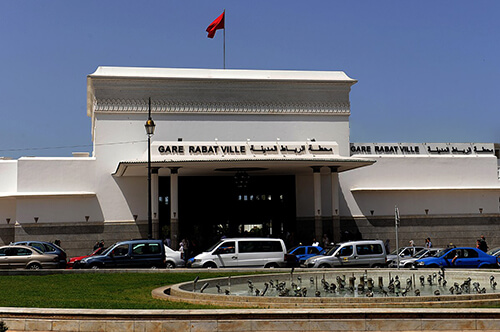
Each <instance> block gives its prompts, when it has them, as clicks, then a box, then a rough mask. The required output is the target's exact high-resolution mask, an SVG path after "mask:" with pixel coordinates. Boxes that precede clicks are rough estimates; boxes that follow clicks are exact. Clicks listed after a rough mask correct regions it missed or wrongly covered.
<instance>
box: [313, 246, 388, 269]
mask: <svg viewBox="0 0 500 332" xmlns="http://www.w3.org/2000/svg"><path fill="white" fill-rule="evenodd" d="M386 257H387V255H386V253H385V247H384V242H383V241H381V240H362V241H350V242H345V243H341V244H339V245H338V246H335V247H333V248H332V249H330V251H329V252H328V253H327V254H326V255H323V256H314V257H311V258H309V259H307V260H306V261H305V263H304V266H305V267H316V268H327V267H383V266H385V265H386Z"/></svg>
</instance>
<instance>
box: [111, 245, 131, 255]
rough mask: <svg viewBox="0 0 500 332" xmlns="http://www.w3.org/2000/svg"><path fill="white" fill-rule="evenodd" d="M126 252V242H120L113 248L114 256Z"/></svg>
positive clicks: (125, 253)
mask: <svg viewBox="0 0 500 332" xmlns="http://www.w3.org/2000/svg"><path fill="white" fill-rule="evenodd" d="M127 254H128V244H121V245H119V246H117V247H115V248H114V249H113V255H114V256H125V255H127Z"/></svg>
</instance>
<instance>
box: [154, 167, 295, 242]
mask: <svg viewBox="0 0 500 332" xmlns="http://www.w3.org/2000/svg"><path fill="white" fill-rule="evenodd" d="M159 180H160V186H159V190H160V193H159V198H160V202H159V203H160V204H159V220H160V230H163V234H161V236H166V234H165V232H167V231H168V230H169V229H168V226H169V225H170V204H169V203H170V199H169V197H170V178H169V177H161V178H160V179H159ZM243 180H244V182H245V183H243V185H242V182H241V179H240V178H238V177H233V176H213V177H204V176H203V177H202V176H200V177H179V235H180V238H179V241H180V240H182V239H183V238H188V239H189V240H190V241H192V242H194V243H195V245H196V246H197V247H199V250H202V249H206V248H208V247H209V246H211V245H212V244H214V243H215V242H217V241H218V240H219V239H220V238H221V237H222V236H226V237H240V236H264V237H267V236H270V237H283V234H286V233H287V232H293V231H294V229H295V221H296V209H295V177H294V176H250V177H248V176H247V177H246V178H244V179H243Z"/></svg>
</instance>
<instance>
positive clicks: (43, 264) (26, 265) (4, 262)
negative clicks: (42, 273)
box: [0, 245, 59, 270]
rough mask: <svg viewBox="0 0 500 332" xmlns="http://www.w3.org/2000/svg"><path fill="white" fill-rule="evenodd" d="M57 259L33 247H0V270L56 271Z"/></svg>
mask: <svg viewBox="0 0 500 332" xmlns="http://www.w3.org/2000/svg"><path fill="white" fill-rule="evenodd" d="M58 267H59V257H58V256H57V255H54V254H46V253H43V252H41V251H40V250H38V249H36V248H34V247H28V246H21V245H9V246H2V247H0V268H1V269H31V270H38V269H41V268H44V269H56V268H58Z"/></svg>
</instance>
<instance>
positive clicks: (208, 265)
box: [203, 262, 217, 269]
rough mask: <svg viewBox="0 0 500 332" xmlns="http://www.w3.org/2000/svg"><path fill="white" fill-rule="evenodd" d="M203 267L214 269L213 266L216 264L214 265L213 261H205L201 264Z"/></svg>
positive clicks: (215, 266)
mask: <svg viewBox="0 0 500 332" xmlns="http://www.w3.org/2000/svg"><path fill="white" fill-rule="evenodd" d="M203 267H204V268H206V269H215V268H217V265H215V263H214V262H207V263H205V264H203Z"/></svg>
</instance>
